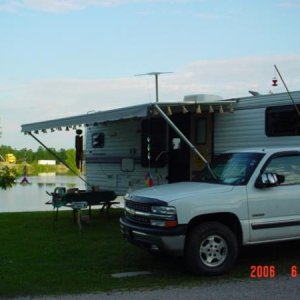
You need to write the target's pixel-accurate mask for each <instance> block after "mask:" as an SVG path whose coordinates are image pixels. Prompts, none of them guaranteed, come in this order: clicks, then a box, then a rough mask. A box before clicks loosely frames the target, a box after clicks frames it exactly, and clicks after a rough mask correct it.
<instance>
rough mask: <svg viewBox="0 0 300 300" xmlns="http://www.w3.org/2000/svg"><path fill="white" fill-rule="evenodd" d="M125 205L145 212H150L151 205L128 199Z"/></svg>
mask: <svg viewBox="0 0 300 300" xmlns="http://www.w3.org/2000/svg"><path fill="white" fill-rule="evenodd" d="M125 206H126V207H128V208H131V209H135V210H139V211H143V212H150V205H149V204H146V203H141V202H134V201H128V200H126V202H125Z"/></svg>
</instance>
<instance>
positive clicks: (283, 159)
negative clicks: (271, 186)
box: [264, 155, 300, 185]
mask: <svg viewBox="0 0 300 300" xmlns="http://www.w3.org/2000/svg"><path fill="white" fill-rule="evenodd" d="M264 173H276V174H278V175H283V176H284V177H285V180H284V182H283V183H282V184H281V185H290V184H300V155H288V156H280V157H275V158H273V159H272V160H271V161H270V163H269V164H268V165H267V167H266V169H265V170H264Z"/></svg>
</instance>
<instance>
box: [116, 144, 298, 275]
mask: <svg viewBox="0 0 300 300" xmlns="http://www.w3.org/2000/svg"><path fill="white" fill-rule="evenodd" d="M210 166H211V170H212V172H210V171H209V168H205V169H204V170H203V171H201V172H200V173H199V174H197V176H196V178H195V180H194V181H193V182H180V183H173V184H168V185H161V186H154V187H152V188H145V189H142V190H137V191H134V192H132V193H128V194H127V195H126V196H125V214H124V216H123V217H122V218H121V219H120V225H121V231H122V233H123V235H124V236H125V237H126V238H127V239H128V240H129V241H130V242H132V243H133V244H135V245H138V246H143V247H146V248H147V249H149V250H150V251H156V252H165V253H170V254H171V253H172V254H175V255H184V257H185V261H186V264H187V267H188V269H189V270H190V271H192V272H194V273H196V274H207V275H217V274H222V273H224V272H226V271H228V270H229V269H230V268H231V267H233V265H234V263H235V261H236V258H237V256H238V252H239V248H240V246H242V245H250V244H257V243H268V242H275V241H284V240H292V239H299V238H300V148H293V149H292V148H288V149H287V148H281V149H245V150H242V151H241V150H238V151H232V152H226V153H223V154H221V155H219V156H217V157H216V158H215V159H214V161H213V162H212V163H211V165H210Z"/></svg>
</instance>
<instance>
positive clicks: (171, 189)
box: [130, 182, 233, 203]
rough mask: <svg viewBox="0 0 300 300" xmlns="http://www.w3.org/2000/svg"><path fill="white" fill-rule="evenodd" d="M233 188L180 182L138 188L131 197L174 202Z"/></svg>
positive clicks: (228, 190)
mask: <svg viewBox="0 0 300 300" xmlns="http://www.w3.org/2000/svg"><path fill="white" fill-rule="evenodd" d="M232 189H233V186H231V185H221V184H212V183H203V182H180V183H172V184H164V185H159V186H154V187H151V188H145V189H141V190H136V191H134V192H132V193H131V194H130V196H131V197H133V198H134V197H144V198H152V199H156V200H162V201H165V202H168V203H169V202H172V201H175V200H178V199H181V198H186V197H193V196H195V197H196V196H197V197H199V196H200V195H206V196H207V195H208V194H220V193H226V192H230V191H231V190H232Z"/></svg>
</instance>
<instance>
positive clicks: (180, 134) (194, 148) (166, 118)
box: [153, 103, 217, 179]
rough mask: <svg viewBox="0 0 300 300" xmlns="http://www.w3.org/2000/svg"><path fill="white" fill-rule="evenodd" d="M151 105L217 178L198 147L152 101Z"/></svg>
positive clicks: (214, 176)
mask: <svg viewBox="0 0 300 300" xmlns="http://www.w3.org/2000/svg"><path fill="white" fill-rule="evenodd" d="M153 106H154V107H155V109H156V110H157V111H158V112H159V113H160V115H161V116H162V117H163V118H164V119H165V121H166V122H167V123H168V124H169V125H170V126H171V127H172V128H173V129H174V131H175V132H176V133H177V134H178V135H179V136H180V137H181V138H182V139H183V141H184V142H185V143H186V144H187V145H188V146H189V147H190V148H191V149H192V150H193V151H194V152H195V153H196V155H197V156H198V157H199V158H200V159H201V160H202V161H203V162H204V163H205V165H206V166H207V168H208V170H209V172H210V173H211V175H212V176H213V178H215V179H217V176H216V174H215V173H214V172H213V170H212V169H211V167H210V165H209V162H208V161H207V160H206V159H205V158H204V156H203V155H202V154H201V153H200V152H199V151H198V149H197V148H196V147H195V146H194V145H193V144H192V143H191V142H190V141H189V139H188V138H187V137H186V136H185V135H184V134H183V133H182V132H181V131H180V129H179V128H178V127H177V126H176V125H175V124H174V123H173V122H172V120H171V119H170V118H169V117H168V116H167V115H166V114H165V112H164V111H163V110H162V109H161V108H160V107H159V106H158V105H157V104H156V103H154V104H153Z"/></svg>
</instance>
